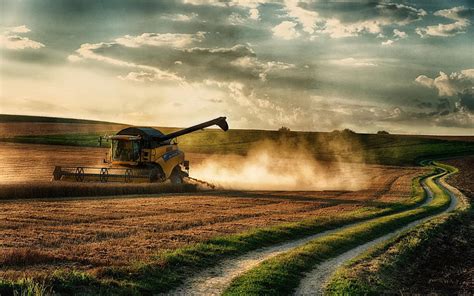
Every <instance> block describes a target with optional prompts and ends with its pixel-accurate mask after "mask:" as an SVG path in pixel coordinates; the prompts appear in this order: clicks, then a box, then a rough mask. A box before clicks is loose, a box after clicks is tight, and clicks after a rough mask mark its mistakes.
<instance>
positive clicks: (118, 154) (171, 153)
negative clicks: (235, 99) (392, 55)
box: [53, 117, 229, 183]
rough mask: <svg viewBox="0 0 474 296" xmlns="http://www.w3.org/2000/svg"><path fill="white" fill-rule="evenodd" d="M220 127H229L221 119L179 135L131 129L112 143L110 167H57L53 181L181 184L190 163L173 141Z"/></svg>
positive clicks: (141, 128) (108, 159)
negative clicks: (166, 182) (215, 126)
mask: <svg viewBox="0 0 474 296" xmlns="http://www.w3.org/2000/svg"><path fill="white" fill-rule="evenodd" d="M213 125H217V126H219V127H220V128H221V129H222V130H223V131H227V130H228V129H229V126H228V124H227V121H226V118H225V117H218V118H215V119H213V120H209V121H206V122H203V123H200V124H197V125H194V126H191V127H188V128H185V129H181V130H178V131H176V132H172V133H169V134H167V135H165V134H163V133H162V132H160V131H159V130H157V129H155V128H151V127H128V128H125V129H123V130H121V131H119V132H118V133H117V134H116V135H114V136H110V137H107V139H110V140H112V145H111V147H110V153H109V154H108V157H107V159H104V163H107V164H108V166H107V167H101V168H98V167H96V168H95V167H69V168H64V167H60V166H56V167H55V169H54V172H53V179H54V180H71V181H78V182H86V181H100V182H112V181H116V182H127V183H128V182H164V181H166V180H168V179H169V180H171V182H172V183H182V182H183V179H184V178H189V179H192V178H190V177H189V161H187V160H185V157H184V152H183V151H181V150H179V149H178V146H177V143H172V141H171V140H172V139H174V138H176V137H179V136H183V135H186V134H189V133H192V132H195V131H198V130H201V129H204V128H206V127H209V126H213Z"/></svg>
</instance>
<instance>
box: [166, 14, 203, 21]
mask: <svg viewBox="0 0 474 296" xmlns="http://www.w3.org/2000/svg"><path fill="white" fill-rule="evenodd" d="M196 17H198V14H197V13H194V12H193V13H191V14H181V13H176V14H165V15H163V16H162V18H163V19H165V20H170V21H175V22H188V21H190V20H192V19H195V18H196Z"/></svg>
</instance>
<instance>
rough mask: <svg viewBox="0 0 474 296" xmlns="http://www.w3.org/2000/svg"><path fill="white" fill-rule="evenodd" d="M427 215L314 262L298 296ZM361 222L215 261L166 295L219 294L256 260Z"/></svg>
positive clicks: (317, 292) (311, 292)
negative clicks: (216, 262) (214, 264)
mask: <svg viewBox="0 0 474 296" xmlns="http://www.w3.org/2000/svg"><path fill="white" fill-rule="evenodd" d="M443 180H444V177H443V179H442V180H441V181H440V183H438V184H440V186H442V187H444V188H447V187H449V188H452V187H450V186H449V185H445V182H444V181H443ZM422 185H423V188H424V189H425V190H426V192H427V193H428V196H429V198H428V199H427V200H426V201H425V202H424V203H423V204H420V205H419V206H418V207H421V206H424V205H426V204H427V203H429V202H430V201H431V199H432V195H433V194H432V193H431V191H430V190H429V188H428V187H427V186H426V185H425V184H424V183H422ZM448 192H449V194H450V196H451V200H452V202H451V205H450V207H449V209H447V210H446V211H450V210H452V209H454V208H455V206H456V201H457V199H456V196H455V195H454V193H452V192H451V191H449V190H448ZM456 194H459V192H458V191H456ZM430 218H432V217H429V218H426V219H421V220H418V221H415V222H412V223H410V224H408V225H407V226H405V227H403V228H401V229H399V230H397V231H395V232H393V233H390V234H387V235H385V236H383V237H381V238H379V239H376V240H374V241H372V242H369V243H367V244H364V245H361V246H358V247H357V248H354V249H352V250H351V251H349V252H346V253H344V254H342V255H340V256H337V257H335V258H333V259H330V260H327V261H325V262H323V263H322V264H321V265H318V267H317V268H315V269H314V270H313V271H312V272H310V273H309V274H308V275H307V276H306V278H305V279H303V281H302V282H301V285H300V287H299V288H298V290H297V292H296V293H297V294H298V295H320V294H321V293H322V288H323V283H324V282H325V281H326V280H327V278H328V277H329V276H330V275H331V274H332V272H334V270H335V269H336V268H337V267H338V266H340V265H341V264H343V263H344V262H346V261H347V260H349V259H351V258H353V257H354V256H357V255H358V254H360V253H361V252H363V251H365V250H367V249H368V248H370V247H371V246H373V245H375V244H377V243H380V242H382V241H385V240H387V239H389V238H391V237H393V236H394V235H397V234H398V233H400V232H402V231H404V230H406V229H408V228H411V227H413V226H415V225H417V224H419V223H422V222H424V221H426V220H427V219H430ZM364 222H365V221H364ZM364 222H359V223H354V224H350V225H347V226H344V227H341V228H337V229H334V230H330V231H325V232H322V233H319V234H315V235H312V236H310V237H307V238H304V239H299V240H295V241H291V242H288V243H284V244H281V245H277V246H272V247H267V248H263V249H260V250H256V251H253V252H250V253H247V254H245V255H243V256H240V257H237V258H233V259H229V260H225V261H223V262H222V263H220V264H218V265H217V266H215V267H213V268H210V269H208V270H206V271H204V272H201V273H200V274H199V275H197V276H195V277H191V278H189V279H188V280H187V281H186V282H185V283H184V284H183V285H182V286H181V287H179V288H177V289H176V290H174V291H172V292H170V295H185V294H188V293H192V294H195V295H220V294H222V292H223V291H224V290H225V289H226V288H227V287H228V286H229V284H230V283H231V282H232V280H233V279H234V278H236V277H238V276H239V275H241V274H243V273H245V272H246V271H248V270H250V269H252V268H253V267H255V266H257V265H258V264H259V263H260V262H262V261H264V260H267V259H269V258H272V257H274V256H276V255H278V254H281V253H284V252H286V251H289V250H291V249H293V248H296V247H298V246H301V245H304V244H305V243H307V242H309V241H310V240H312V239H315V238H318V237H322V236H325V235H329V234H332V233H335V232H338V231H341V230H343V229H346V228H349V227H353V226H355V225H358V224H361V223H364Z"/></svg>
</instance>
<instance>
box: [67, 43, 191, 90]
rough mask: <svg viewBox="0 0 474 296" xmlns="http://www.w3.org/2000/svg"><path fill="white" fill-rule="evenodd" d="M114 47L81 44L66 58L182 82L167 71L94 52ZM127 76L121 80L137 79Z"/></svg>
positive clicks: (133, 76) (105, 44)
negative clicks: (132, 70)
mask: <svg viewBox="0 0 474 296" xmlns="http://www.w3.org/2000/svg"><path fill="white" fill-rule="evenodd" d="M115 46H117V43H104V42H101V43H96V44H90V43H85V44H82V45H81V47H80V48H79V49H78V50H76V54H77V55H70V56H68V60H69V61H71V62H79V61H81V60H83V59H89V60H96V61H100V62H104V63H108V64H111V65H114V66H119V67H126V68H136V69H141V70H146V71H148V72H151V73H150V74H149V75H152V77H153V79H154V80H173V81H182V78H181V77H179V76H177V75H175V74H174V73H170V72H168V71H164V70H161V69H159V68H157V67H153V66H147V65H141V64H136V63H132V62H127V61H123V60H119V59H114V58H110V57H107V56H105V55H102V54H99V53H96V51H104V50H106V49H108V48H112V47H115ZM140 73H142V72H140ZM129 75H130V74H129ZM129 75H127V76H125V77H121V78H122V79H128V78H130V79H131V80H137V79H134V78H135V77H137V74H135V73H131V76H129ZM142 76H143V74H142Z"/></svg>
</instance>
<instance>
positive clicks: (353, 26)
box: [0, 0, 474, 134]
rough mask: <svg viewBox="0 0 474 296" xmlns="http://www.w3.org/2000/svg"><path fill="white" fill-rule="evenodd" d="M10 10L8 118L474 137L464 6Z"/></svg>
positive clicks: (204, 4)
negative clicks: (28, 105)
mask: <svg viewBox="0 0 474 296" xmlns="http://www.w3.org/2000/svg"><path fill="white" fill-rule="evenodd" d="M4 1H6V2H5V3H6V4H5V5H4V6H2V8H4V10H5V12H4V11H2V13H3V15H4V16H6V17H5V18H1V20H0V32H3V33H1V34H0V36H1V37H0V38H1V47H2V48H1V49H0V54H1V58H0V59H1V62H0V63H1V69H2V71H1V73H0V74H1V77H0V80H1V81H2V83H1V85H2V87H1V88H2V91H1V92H0V101H2V103H4V102H6V103H4V104H2V108H3V109H2V112H7V111H8V112H11V113H21V112H22V110H26V109H24V106H23V107H22V106H21V105H18V104H16V102H18V101H20V100H21V99H22V98H29V99H31V100H39V101H44V102H46V103H50V104H52V105H58V106H67V107H68V111H67V112H66V111H64V114H63V113H61V112H60V111H59V109H55V110H53V109H52V108H51V110H50V112H49V111H44V110H39V109H40V108H43V107H41V106H40V105H38V104H36V105H35V104H33V105H32V106H35V107H34V108H38V111H37V112H34V110H33V109H31V110H30V109H28V110H27V111H28V113H30V114H35V113H44V112H49V113H50V114H49V115H57V116H65V115H66V113H67V115H70V116H75V117H83V118H97V119H104V120H117V118H120V120H121V121H123V122H127V123H131V124H150V125H173V126H177V125H186V124H192V123H194V122H197V121H199V120H205V119H207V118H209V117H212V116H218V115H220V114H225V115H226V116H228V118H229V120H230V122H232V127H235V128H265V129H277V128H279V127H281V126H282V125H285V126H288V127H289V128H291V129H294V130H296V129H298V130H333V129H343V128H351V129H354V130H356V131H365V132H373V131H377V130H379V129H384V130H388V131H390V132H429V133H462V134H465V133H467V132H471V130H469V124H472V122H473V121H472V117H473V111H472V110H473V109H474V99H473V97H474V95H473V91H472V87H473V83H472V76H473V74H472V68H473V67H474V65H473V64H472V37H473V34H474V32H473V31H472V30H470V27H471V26H472V9H471V8H470V7H471V5H467V4H466V2H465V1H462V0H450V1H431V2H427V1H411V2H406V1H390V0H388V1H313V0H298V1H292V0H260V1H257V0H244V1H237V0H176V1H175V0H171V1H149V0H121V1H113V3H112V2H110V1H105V2H104V1H99V2H97V1H96V2H91V3H90V4H88V5H85V4H84V3H82V2H81V3H76V2H77V1H75V2H74V3H70V1H69V2H68V1H65V2H63V1H59V2H58V1H57V0H42V1H34V0H22V1H21V2H22V3H20V4H19V3H18V1H16V0H4ZM66 2H67V3H66ZM79 2H80V1H79ZM394 2H395V3H394ZM448 2H449V3H448ZM401 3H403V4H401ZM463 5H464V6H463ZM426 11H429V12H430V14H429V15H428V14H427V13H426ZM24 20H29V21H30V23H31V25H33V24H34V28H33V27H32V28H31V29H32V31H30V28H28V27H27V26H25V25H23V26H21V24H23V22H24ZM51 20H54V22H51ZM438 23H439V24H440V26H438ZM11 24H20V26H16V27H14V26H12V25H11ZM416 28H418V30H416ZM415 31H416V32H418V34H420V35H423V36H425V37H429V36H452V37H451V38H437V39H434V38H418V35H417V34H414V33H415ZM461 32H465V33H464V34H461ZM414 36H417V38H413V37H414ZM40 42H41V43H40ZM43 44H46V46H44V45H43ZM8 48H10V49H8ZM38 48H42V49H41V50H38ZM13 49H17V50H13ZM20 49H25V50H20ZM440 69H445V70H444V73H443V72H442V73H440V74H437V73H439V70H440ZM446 69H448V70H449V72H448V70H446ZM451 69H459V71H455V70H451ZM461 69H466V70H463V71H460V70H461ZM451 72H454V73H451ZM427 73H429V74H427ZM420 74H425V75H420ZM25 85H28V88H25V87H24V86H25ZM84 85H87V87H84ZM438 94H439V95H438ZM315 98H316V99H315ZM98 101H100V102H103V104H97V102H98ZM15 104H16V105H15ZM5 106H8V107H5ZM15 106H17V107H15ZM44 106H46V105H44ZM15 108H17V109H15ZM22 108H23V109H22ZM53 113H54V114H53ZM74 113H77V114H74ZM471 128H472V126H471Z"/></svg>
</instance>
